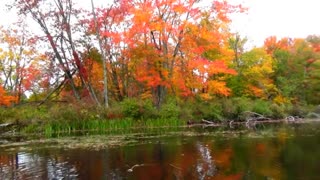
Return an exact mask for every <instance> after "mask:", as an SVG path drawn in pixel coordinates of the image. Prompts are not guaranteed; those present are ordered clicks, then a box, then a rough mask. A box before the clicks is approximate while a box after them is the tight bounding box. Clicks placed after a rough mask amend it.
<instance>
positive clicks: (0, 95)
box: [0, 86, 17, 106]
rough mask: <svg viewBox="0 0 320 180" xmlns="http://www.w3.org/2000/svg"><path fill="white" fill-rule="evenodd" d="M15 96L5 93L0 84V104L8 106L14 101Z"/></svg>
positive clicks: (15, 99)
mask: <svg viewBox="0 0 320 180" xmlns="http://www.w3.org/2000/svg"><path fill="white" fill-rule="evenodd" d="M16 101H17V98H16V97H15V96H10V95H7V92H6V91H5V90H4V89H3V87H2V86H0V106H10V105H11V104H13V103H15V102H16Z"/></svg>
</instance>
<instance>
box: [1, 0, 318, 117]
mask: <svg viewBox="0 0 320 180" xmlns="http://www.w3.org/2000/svg"><path fill="white" fill-rule="evenodd" d="M106 2H107V1H106ZM76 3H82V2H78V1H72V0H54V1H53V0H42V1H30V0H17V1H15V2H14V3H13V4H10V8H11V10H12V11H15V12H17V14H18V15H19V17H20V21H18V22H16V23H13V24H12V25H10V26H8V27H1V29H0V30H1V32H0V47H1V48H0V84H1V86H0V104H1V106H7V107H15V106H19V104H23V103H26V102H39V103H40V104H41V103H44V102H50V101H63V102H67V103H68V104H72V105H73V106H77V105H79V106H84V107H106V108H107V109H112V108H113V109H114V108H115V107H118V106H121V107H124V109H122V111H121V113H120V112H118V113H109V115H107V118H118V117H123V116H125V115H126V114H127V115H128V116H132V117H136V118H141V117H142V116H144V114H146V113H148V112H149V114H150V113H151V112H153V111H158V112H162V111H163V112H162V115H164V118H166V117H165V116H167V115H168V116H169V115H170V114H171V115H172V116H175V115H176V114H178V115H177V118H183V116H187V117H185V118H186V119H188V118H194V117H197V118H198V116H199V118H208V119H223V118H236V117H235V116H237V115H239V112H240V111H241V108H242V109H243V110H252V111H255V112H259V113H262V114H266V115H270V113H271V111H273V113H271V114H273V115H274V116H276V115H277V114H278V115H279V116H285V115H283V114H281V113H284V112H287V111H286V110H288V109H290V110H289V111H290V112H295V110H294V107H300V106H301V107H302V106H306V105H319V104H320V98H319V97H320V36H317V35H310V36H308V37H306V38H304V39H292V38H290V37H288V38H282V39H277V38H276V37H269V38H267V39H266V40H265V43H264V45H263V46H261V47H253V48H251V49H246V48H245V47H246V43H247V39H246V38H245V37H242V36H241V34H237V33H232V32H231V31H230V28H229V26H230V23H231V22H232V21H231V18H230V17H231V15H233V16H234V15H236V14H240V13H244V12H246V10H247V9H246V8H244V7H242V6H241V4H239V5H232V4H229V3H227V1H220V0H212V1H206V2H205V3H203V2H202V1H198V0H185V1H180V0H144V1H138V0H133V1H126V0H121V1H114V2H113V3H111V4H108V5H105V6H103V7H99V8H94V6H93V4H92V9H91V5H89V6H90V8H81V7H83V5H81V4H76ZM274 28H277V27H274ZM83 104H85V105H83ZM245 104H246V105H245ZM249 106H250V108H248V109H245V107H249ZM259 108H260V109H263V110H260V111H259ZM182 109H184V111H183V110H182ZM239 109H240V110H239ZM115 111H117V110H115ZM175 111H179V112H180V113H178V112H175ZM188 111H192V112H190V115H189V114H188V113H186V112H188ZM181 112H184V113H181ZM268 113H269V114H268ZM293 114H294V113H293ZM296 114H297V115H299V113H296ZM222 116H224V117H222ZM150 117H152V116H151V115H150Z"/></svg>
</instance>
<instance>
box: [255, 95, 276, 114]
mask: <svg viewBox="0 0 320 180" xmlns="http://www.w3.org/2000/svg"><path fill="white" fill-rule="evenodd" d="M270 107H271V103H270V102H268V101H264V100H261V99H257V100H255V102H254V106H253V109H252V111H253V112H256V113H259V114H262V115H264V116H267V117H271V116H272V111H271V109H270Z"/></svg>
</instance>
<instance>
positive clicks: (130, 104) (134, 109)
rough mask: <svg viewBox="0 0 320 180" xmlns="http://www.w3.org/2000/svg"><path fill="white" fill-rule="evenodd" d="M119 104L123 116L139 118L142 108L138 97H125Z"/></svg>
mask: <svg viewBox="0 0 320 180" xmlns="http://www.w3.org/2000/svg"><path fill="white" fill-rule="evenodd" d="M120 106H121V109H122V112H123V115H124V116H125V117H131V118H134V119H139V118H141V116H142V110H141V106H140V104H139V101H138V99H136V98H127V99H125V100H123V101H122V102H121V103H120Z"/></svg>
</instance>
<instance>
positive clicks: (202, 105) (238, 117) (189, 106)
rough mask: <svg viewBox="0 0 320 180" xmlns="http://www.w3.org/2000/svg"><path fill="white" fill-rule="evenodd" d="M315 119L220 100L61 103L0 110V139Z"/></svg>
mask: <svg viewBox="0 0 320 180" xmlns="http://www.w3.org/2000/svg"><path fill="white" fill-rule="evenodd" d="M310 119H320V106H307V105H299V106H298V105H292V104H287V105H278V104H274V103H272V102H269V101H261V100H250V99H245V98H241V99H232V100H230V99H220V100H217V101H215V102H211V103H207V102H194V101H192V102H189V101H187V102H180V103H179V102H177V101H168V102H166V103H165V104H164V105H163V106H162V107H161V109H156V108H155V107H154V106H153V105H152V103H151V102H150V101H139V100H136V99H128V100H125V101H123V102H122V103H119V104H115V105H113V106H112V107H111V108H108V109H103V108H101V107H96V106H92V105H90V104H85V103H80V104H69V103H66V102H59V103H57V102H55V103H47V104H42V105H40V106H39V105H37V104H32V103H26V104H23V105H19V106H15V107H7V108H4V107H2V108H0V134H2V135H3V134H15V133H19V134H30V135H32V134H41V135H42V136H43V137H48V138H49V137H53V136H57V134H72V133H82V132H88V131H89V132H96V133H106V132H108V133H109V134H125V133H132V132H136V131H137V129H156V128H166V129H174V128H177V127H189V126H194V125H195V126H212V127H215V126H225V127H232V126H234V125H243V126H245V127H249V128H250V127H254V126H255V125H256V124H261V123H301V122H302V123H303V122H305V121H306V122H308V121H310Z"/></svg>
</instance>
